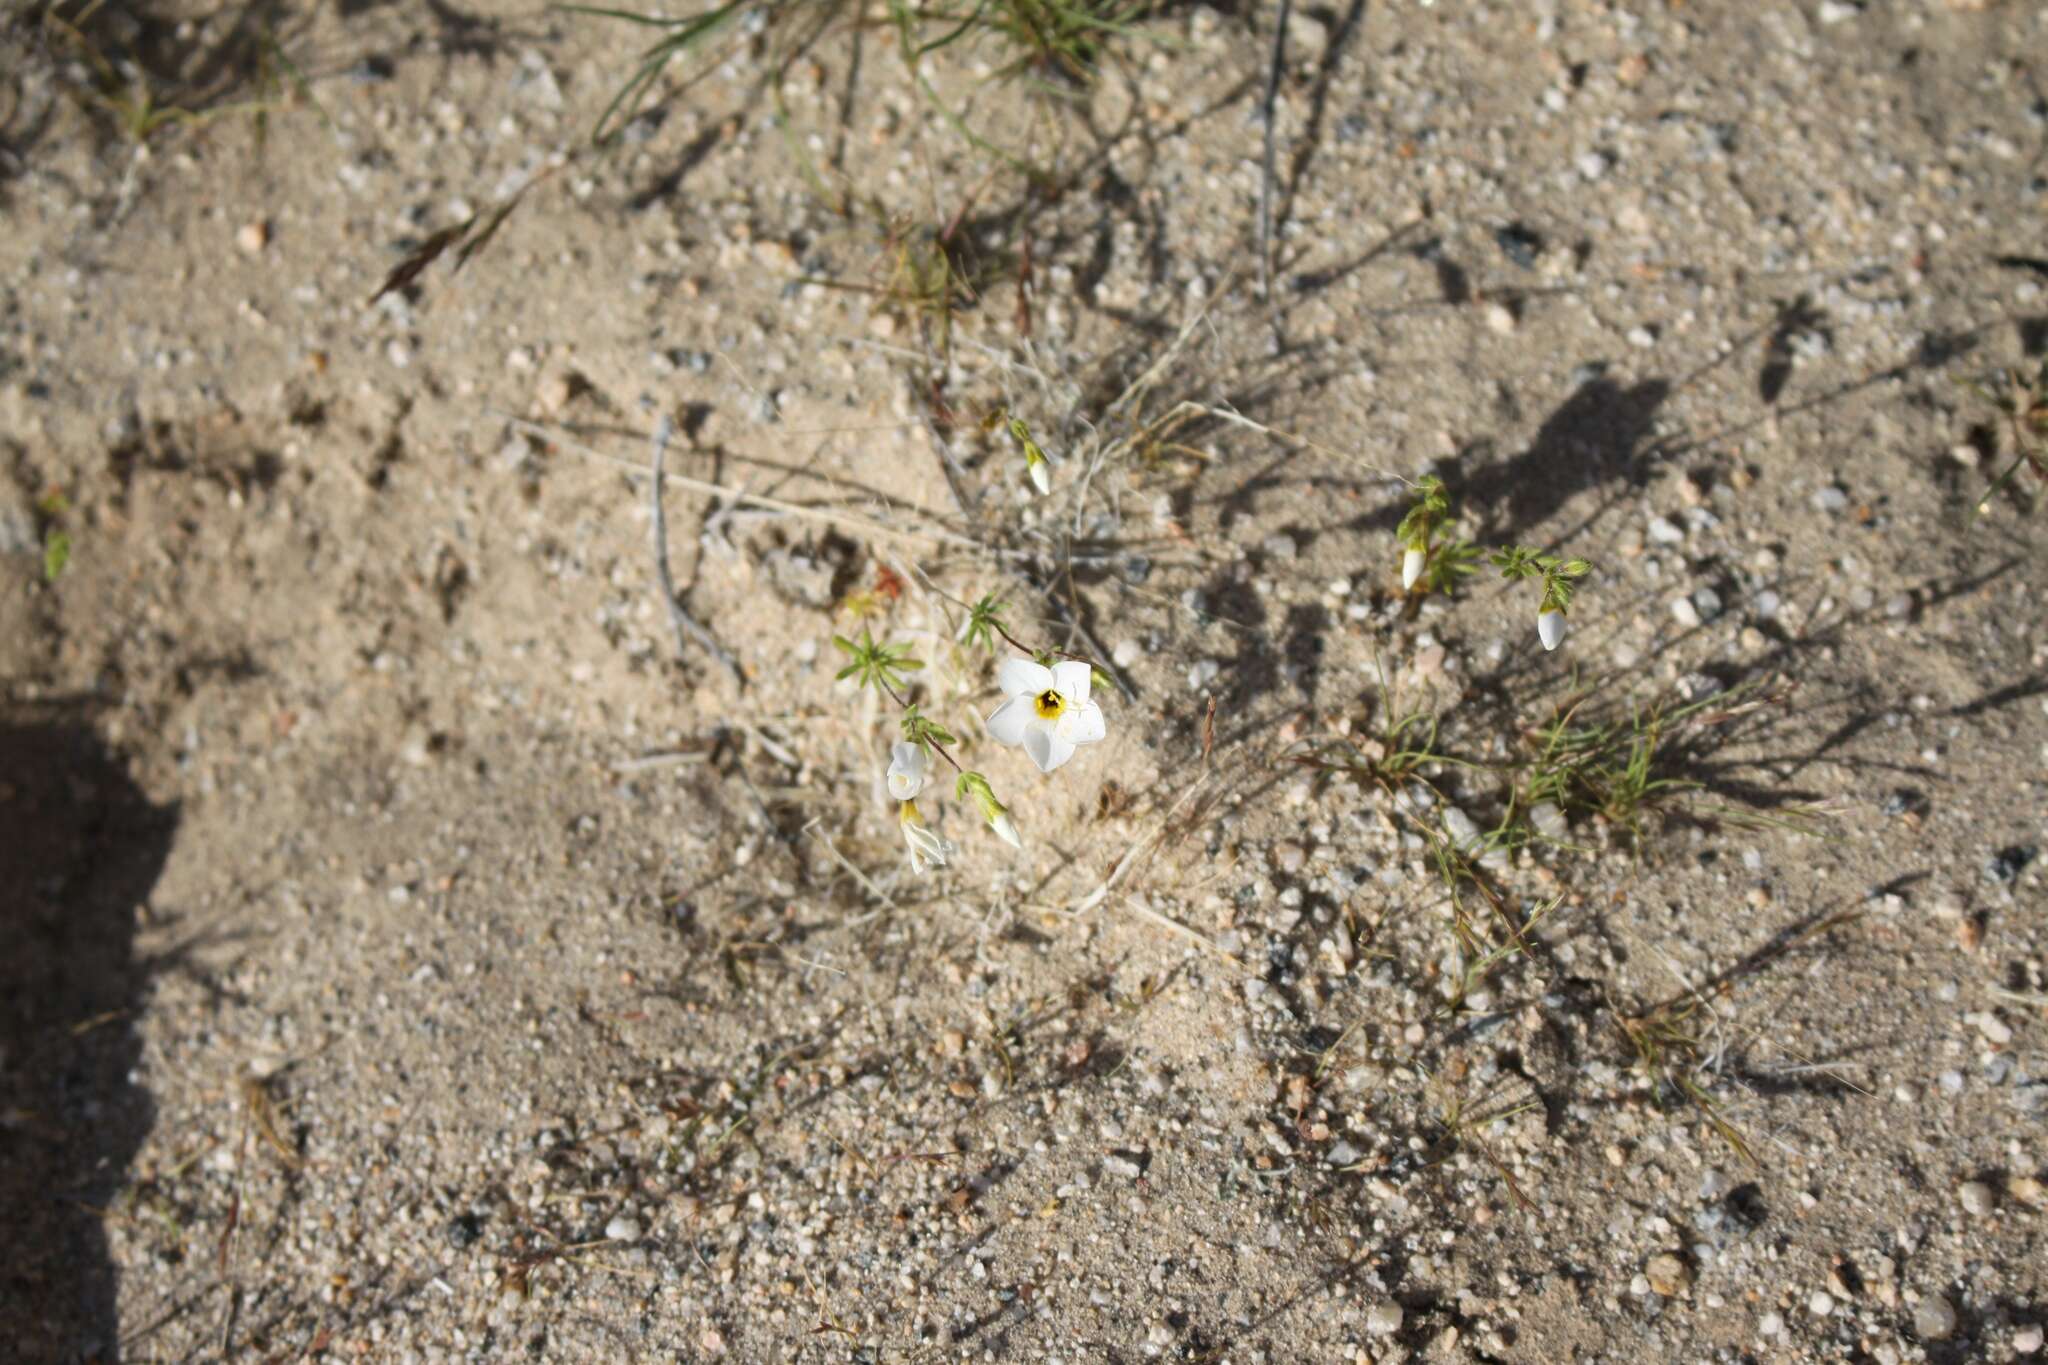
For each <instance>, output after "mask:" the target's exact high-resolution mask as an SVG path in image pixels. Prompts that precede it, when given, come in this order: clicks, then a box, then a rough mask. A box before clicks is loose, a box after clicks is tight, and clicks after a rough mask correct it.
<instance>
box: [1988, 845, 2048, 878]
mask: <svg viewBox="0 0 2048 1365" xmlns="http://www.w3.org/2000/svg"><path fill="white" fill-rule="evenodd" d="M2038 852H2039V850H2038V849H2035V848H2032V847H2030V846H2026V845H2018V844H2016V845H2014V846H2013V847H2011V848H2005V849H2000V850H1999V851H1998V852H1997V853H1995V854H1993V855H1992V856H1991V857H1990V858H1988V859H1986V860H1985V862H1984V880H1985V881H1987V882H2011V881H2015V880H2017V879H2018V878H2019V875H2020V873H2022V872H2024V871H2025V870H2026V867H2027V864H2028V863H2031V862H2032V861H2034V855H2035V854H2036V853H2038Z"/></svg>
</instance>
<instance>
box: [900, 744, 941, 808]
mask: <svg viewBox="0 0 2048 1365" xmlns="http://www.w3.org/2000/svg"><path fill="white" fill-rule="evenodd" d="M931 762H932V761H931V758H930V757H929V756H928V755H927V754H926V753H925V751H924V746H923V745H922V744H911V743H909V742H908V741H906V742H904V743H902V744H898V745H897V746H896V747H895V748H894V749H893V750H891V751H890V758H889V795H891V796H893V797H895V798H896V799H897V800H898V801H910V800H914V799H915V798H916V796H917V794H918V793H919V792H921V791H923V790H924V783H925V777H926V775H927V774H928V773H929V772H930V769H931Z"/></svg>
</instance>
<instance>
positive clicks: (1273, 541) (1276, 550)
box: [1259, 531, 1300, 559]
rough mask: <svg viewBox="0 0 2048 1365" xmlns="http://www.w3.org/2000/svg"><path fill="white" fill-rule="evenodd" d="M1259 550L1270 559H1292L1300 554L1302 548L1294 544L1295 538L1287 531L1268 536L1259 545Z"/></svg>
mask: <svg viewBox="0 0 2048 1365" xmlns="http://www.w3.org/2000/svg"><path fill="white" fill-rule="evenodd" d="M1259 548H1260V549H1261V550H1264V551H1265V552H1266V557H1267V558H1268V559H1292V558H1294V557H1295V555H1297V554H1299V553H1300V547H1299V546H1297V545H1296V544H1295V543H1294V537H1293V536H1290V535H1288V534H1287V533H1286V532H1285V531H1276V532H1274V533H1273V534H1272V535H1270V536H1267V537H1266V538H1265V539H1264V540H1263V541H1261V542H1260V543H1259Z"/></svg>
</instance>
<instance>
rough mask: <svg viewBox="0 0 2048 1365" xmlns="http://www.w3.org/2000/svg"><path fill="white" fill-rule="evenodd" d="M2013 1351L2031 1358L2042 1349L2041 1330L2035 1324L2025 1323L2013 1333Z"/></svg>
mask: <svg viewBox="0 0 2048 1365" xmlns="http://www.w3.org/2000/svg"><path fill="white" fill-rule="evenodd" d="M2012 1349H2013V1352H2014V1353H2015V1354H2017V1355H2023V1356H2030V1355H2032V1354H2034V1352H2036V1351H2038V1350H2040V1349H2041V1329H2040V1327H2039V1326H2037V1325H2036V1324H2034V1323H2031V1322H2029V1323H2024V1324H2022V1325H2020V1326H2018V1327H2015V1328H2014V1329H2013V1332H2012Z"/></svg>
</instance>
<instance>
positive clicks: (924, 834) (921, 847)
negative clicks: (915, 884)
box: [896, 801, 953, 875]
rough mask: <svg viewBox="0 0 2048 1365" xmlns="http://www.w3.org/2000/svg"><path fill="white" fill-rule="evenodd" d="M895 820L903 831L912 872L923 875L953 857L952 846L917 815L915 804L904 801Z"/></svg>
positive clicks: (942, 865) (941, 865) (943, 864)
mask: <svg viewBox="0 0 2048 1365" xmlns="http://www.w3.org/2000/svg"><path fill="white" fill-rule="evenodd" d="M896 818H897V823H898V824H899V825H900V826H901V827H902V830H903V843H904V846H905V847H907V848H908V849H909V850H910V870H911V871H912V872H915V873H918V874H919V875H923V874H924V872H925V871H926V870H928V869H930V868H934V867H944V866H945V865H946V861H947V859H949V858H951V857H952V856H953V845H952V844H951V843H949V842H948V841H947V840H945V839H942V838H940V837H939V836H938V835H937V834H935V833H933V832H932V828H931V826H929V825H927V824H925V822H924V817H923V816H921V815H919V814H918V813H917V802H915V801H905V802H904V803H903V809H902V810H901V811H900V812H899V813H898V815H897V817H896Z"/></svg>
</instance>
